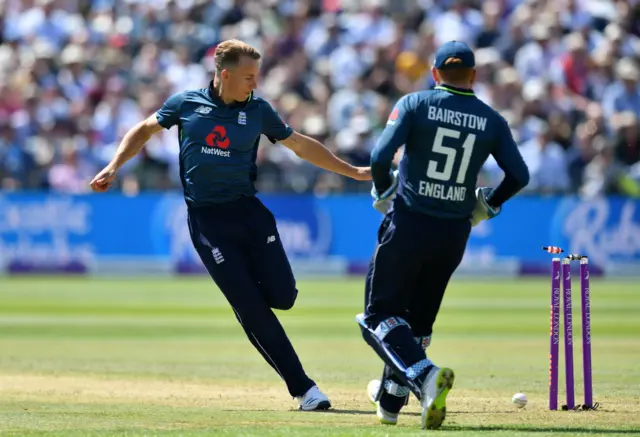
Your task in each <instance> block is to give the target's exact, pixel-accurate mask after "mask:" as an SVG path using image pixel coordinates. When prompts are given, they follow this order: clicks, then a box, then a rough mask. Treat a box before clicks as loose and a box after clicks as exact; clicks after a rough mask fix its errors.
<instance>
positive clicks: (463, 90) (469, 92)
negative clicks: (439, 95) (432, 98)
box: [434, 84, 475, 97]
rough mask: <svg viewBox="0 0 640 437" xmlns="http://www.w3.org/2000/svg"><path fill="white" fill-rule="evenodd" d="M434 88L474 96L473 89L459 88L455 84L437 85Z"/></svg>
mask: <svg viewBox="0 0 640 437" xmlns="http://www.w3.org/2000/svg"><path fill="white" fill-rule="evenodd" d="M434 89H436V90H443V91H449V92H450V93H453V94H458V95H461V96H470V97H472V96H475V93H474V92H473V90H472V89H471V88H459V87H456V86H452V85H445V84H442V85H438V86H436V87H435V88H434Z"/></svg>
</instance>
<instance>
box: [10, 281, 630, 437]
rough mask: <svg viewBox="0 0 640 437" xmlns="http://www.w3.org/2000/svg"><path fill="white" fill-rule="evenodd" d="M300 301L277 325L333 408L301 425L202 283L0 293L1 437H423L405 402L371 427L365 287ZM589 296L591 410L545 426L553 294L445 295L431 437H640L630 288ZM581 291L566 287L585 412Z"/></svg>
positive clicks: (542, 285)
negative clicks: (439, 391)
mask: <svg viewBox="0 0 640 437" xmlns="http://www.w3.org/2000/svg"><path fill="white" fill-rule="evenodd" d="M299 288H300V296H299V298H298V302H297V304H296V307H295V308H294V309H293V310H291V311H288V312H282V311H279V312H278V315H279V317H280V319H281V320H282V322H283V324H284V326H285V329H286V330H287V331H288V332H289V335H290V337H291V339H292V342H293V343H294V345H295V346H296V348H297V350H298V353H299V355H300V357H301V360H302V362H303V363H304V365H305V366H306V369H307V371H308V373H309V374H310V376H311V377H312V378H314V379H315V380H316V381H317V382H318V383H319V385H320V387H321V388H322V389H323V390H325V391H326V392H327V394H329V395H330V397H331V399H332V402H333V407H334V408H333V410H331V411H329V412H326V413H302V412H299V411H296V409H295V408H296V406H297V404H296V403H295V401H294V400H292V399H291V398H290V397H289V396H288V394H287V392H286V389H285V387H284V384H283V383H282V382H281V381H280V379H279V378H278V377H277V375H276V374H275V373H274V372H273V371H272V370H271V368H270V367H269V366H268V365H267V364H266V363H265V362H263V360H262V358H261V357H260V355H259V354H258V353H257V352H256V351H255V350H254V349H253V348H252V346H251V345H250V343H249V342H248V340H247V339H246V337H245V335H244V332H243V331H242V330H241V328H240V326H239V325H238V323H237V322H236V320H235V318H234V316H233V313H232V311H231V309H230V308H229V307H228V305H227V303H226V301H225V300H224V299H223V297H222V296H221V294H220V293H219V291H218V290H217V289H216V288H215V286H213V284H212V283H211V282H210V280H208V279H206V278H198V279H158V280H149V279H121V280H106V279H84V278H62V279H61V278H57V279H56V278H40V279H0V435H43V436H44V435H46V436H50V435H51V436H53V435H55V436H65V437H72V436H93V435H98V436H145V435H162V436H164V435H167V436H205V435H228V436H261V437H266V436H276V435H278V436H280V435H281V436H310V435H322V436H387V435H389V436H392V435H424V433H425V432H427V431H422V430H420V428H419V424H420V417H419V408H418V406H417V402H416V401H415V399H412V401H411V403H410V405H409V406H408V408H407V410H406V413H405V414H403V415H402V416H401V418H400V423H399V425H398V426H397V427H395V428H394V427H383V426H381V425H379V424H378V423H377V420H376V417H375V414H374V412H373V408H372V406H371V405H370V404H369V403H368V402H367V400H366V396H365V387H366V384H367V382H368V380H369V379H370V378H372V377H378V375H379V373H380V370H381V364H380V361H379V360H378V358H377V357H376V356H375V355H374V354H373V352H372V351H371V350H370V348H369V347H368V346H367V345H366V344H365V343H364V341H363V340H362V338H361V335H360V332H359V329H358V327H357V325H356V323H355V321H354V315H355V314H356V313H357V312H360V311H361V309H362V308H361V306H362V301H363V297H362V294H363V292H362V289H363V286H362V280H349V281H346V280H335V281H332V280H327V281H315V282H309V281H301V282H300V284H299ZM591 288H592V337H593V366H594V368H593V374H594V376H593V379H594V397H595V399H596V400H597V401H599V402H600V404H601V407H600V410H599V411H596V412H582V411H581V412H561V411H560V412H549V411H547V410H546V407H547V399H548V393H547V383H548V350H549V300H550V296H549V294H550V293H549V282H548V281H545V280H536V281H533V280H530V281H525V280H492V281H489V280H480V279H479V280H461V279H460V280H455V281H453V283H452V284H451V286H450V288H449V290H448V292H447V295H446V296H445V301H444V304H443V307H442V310H441V312H440V316H439V318H438V321H437V323H436V333H435V335H434V338H433V344H432V346H431V348H430V349H429V356H430V357H431V358H432V359H434V360H435V361H436V362H437V363H439V364H441V365H447V366H450V367H453V368H454V369H455V371H456V375H457V379H456V385H455V387H454V390H453V391H452V392H451V394H450V396H449V404H448V411H449V414H448V417H447V420H446V422H445V424H444V425H443V427H442V429H441V430H440V431H435V432H442V433H444V435H447V436H472V437H473V436H492V435H500V436H543V435H553V436H580V435H583V436H596V435H606V436H610V435H611V436H613V435H633V434H636V435H640V286H639V285H637V282H636V283H633V282H626V283H624V282H612V281H603V280H593V281H592V285H591ZM578 291H579V285H578V284H574V338H575V346H574V348H575V349H574V357H575V365H576V400H577V401H581V399H582V376H581V364H582V358H581V357H582V353H581V341H580V332H581V327H580V315H579V311H578V308H579V302H580V301H579V293H578ZM561 351H562V347H561ZM563 365H564V364H563V361H561V367H560V370H561V371H560V375H561V376H560V387H561V388H562V387H563V386H564V378H563V373H564V372H563V371H562V369H563V367H562V366H563ZM520 391H521V392H524V393H525V394H526V395H527V396H528V397H529V404H528V405H527V407H526V408H525V409H522V410H518V409H516V408H515V407H514V406H513V405H512V404H511V402H510V401H511V396H512V395H513V394H514V393H516V392H520ZM561 393H562V395H564V393H563V390H561ZM562 401H563V399H560V402H561V403H562ZM431 433H434V431H432V432H431Z"/></svg>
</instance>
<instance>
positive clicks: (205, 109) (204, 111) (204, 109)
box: [194, 105, 213, 115]
mask: <svg viewBox="0 0 640 437" xmlns="http://www.w3.org/2000/svg"><path fill="white" fill-rule="evenodd" d="M211 111H213V108H211V107H210V106H204V105H200V106H198V108H197V109H196V110H195V111H194V112H197V113H198V114H202V115H207V114H208V113H210V112H211Z"/></svg>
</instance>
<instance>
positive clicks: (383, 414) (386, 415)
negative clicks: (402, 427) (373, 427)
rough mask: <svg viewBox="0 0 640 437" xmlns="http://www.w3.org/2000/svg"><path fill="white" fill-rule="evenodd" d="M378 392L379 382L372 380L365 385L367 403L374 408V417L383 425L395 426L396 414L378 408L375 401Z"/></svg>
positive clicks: (378, 402) (378, 405) (377, 403)
mask: <svg viewBox="0 0 640 437" xmlns="http://www.w3.org/2000/svg"><path fill="white" fill-rule="evenodd" d="M379 390H380V380H378V379H372V380H371V381H369V384H367V395H368V397H369V402H371V403H372V404H373V405H375V406H376V408H377V409H376V415H377V416H378V420H379V421H380V423H382V424H383V425H395V424H397V423H398V413H390V412H389V411H386V410H385V409H384V408H382V407H381V406H380V401H376V395H377V394H378V391H379Z"/></svg>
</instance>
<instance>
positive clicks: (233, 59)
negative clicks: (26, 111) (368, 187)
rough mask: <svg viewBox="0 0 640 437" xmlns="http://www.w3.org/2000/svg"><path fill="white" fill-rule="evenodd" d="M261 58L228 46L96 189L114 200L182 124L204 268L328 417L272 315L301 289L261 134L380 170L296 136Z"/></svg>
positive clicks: (307, 402)
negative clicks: (269, 96) (279, 224)
mask: <svg viewBox="0 0 640 437" xmlns="http://www.w3.org/2000/svg"><path fill="white" fill-rule="evenodd" d="M260 57H261V56H260V54H259V52H258V51H257V50H256V49H255V48H253V47H251V46H250V45H248V44H246V43H244V42H242V41H238V40H228V41H225V42H222V43H220V44H219V45H218V46H217V47H216V51H215V65H216V73H215V77H214V79H213V81H212V82H211V83H210V85H209V87H208V88H203V89H196V90H189V91H184V92H181V93H178V94H175V95H173V96H171V97H170V98H169V99H168V100H167V101H166V102H165V103H164V105H163V106H162V108H161V109H160V110H158V111H157V113H155V114H153V115H152V116H151V117H149V118H148V119H147V120H145V121H143V122H141V123H140V124H138V125H137V126H135V127H134V128H132V129H131V131H129V132H128V133H127V134H126V135H125V137H124V139H123V140H122V143H121V144H120V147H119V148H118V151H117V152H116V155H115V157H114V159H113V160H112V162H111V163H110V164H109V165H108V166H107V167H106V168H105V169H104V170H102V171H101V172H100V173H99V174H98V175H97V176H96V177H95V178H94V180H93V181H92V182H91V187H92V188H93V190H94V191H97V192H104V191H106V190H107V189H108V188H109V186H110V185H111V183H112V182H113V180H114V178H115V175H116V172H117V170H118V169H119V168H120V167H121V166H122V165H123V164H124V163H125V162H127V161H128V160H129V159H131V158H133V157H134V156H135V155H136V154H137V153H138V152H139V151H140V150H141V148H142V147H143V146H144V144H145V143H146V142H147V141H148V139H149V137H150V136H151V135H153V134H154V133H156V132H159V131H161V130H162V129H169V128H171V127H172V126H174V125H177V126H178V128H179V144H180V175H181V179H182V185H183V188H184V197H185V201H186V203H187V207H188V208H187V209H188V224H189V230H190V233H191V238H192V241H193V244H194V246H195V248H196V250H197V252H198V254H199V255H200V258H201V259H202V262H203V263H204V265H205V266H206V268H207V270H208V272H209V273H210V275H211V277H212V278H213V280H214V281H215V283H216V284H217V285H218V287H219V288H220V290H221V291H222V293H223V294H224V295H225V297H226V298H227V300H228V301H229V303H230V304H231V307H232V308H233V311H234V312H235V315H236V318H237V319H238V321H239V322H240V324H241V325H242V327H243V328H244V330H245V332H246V334H247V337H248V338H249V340H250V341H251V343H252V344H253V345H254V347H255V348H256V349H257V350H258V351H259V352H260V354H262V356H263V357H264V359H265V360H266V361H267V363H269V364H270V365H271V366H272V367H273V369H274V370H275V371H276V372H277V373H278V374H279V375H280V376H281V377H282V379H284V381H285V383H286V385H287V388H288V391H289V393H290V394H291V396H293V397H295V398H297V400H298V403H299V408H300V409H301V410H304V411H312V410H322V409H327V408H330V406H331V404H330V402H329V399H328V398H327V396H326V395H325V394H324V393H322V392H321V391H320V390H319V389H318V387H317V386H316V383H315V382H314V381H313V380H312V379H310V378H309V377H308V376H307V375H306V373H305V371H304V370H303V367H302V364H301V363H300V360H299V359H298V356H297V354H296V352H295V350H294V349H293V346H292V345H291V343H290V341H289V339H288V337H287V335H286V333H285V331H284V329H283V328H282V325H281V324H280V322H279V321H278V319H277V318H276V316H275V314H274V313H273V311H272V309H280V310H288V309H290V308H291V307H292V306H293V304H294V302H295V300H296V297H297V294H298V290H297V288H296V281H295V279H294V276H293V273H292V271H291V266H290V264H289V261H288V259H287V256H286V254H285V251H284V248H283V246H282V243H281V241H280V237H279V234H278V230H277V228H276V221H275V219H274V216H273V214H272V213H271V212H270V211H269V210H268V209H267V208H266V207H265V206H264V205H263V204H262V203H261V201H260V200H259V199H258V198H257V197H256V196H255V194H256V189H255V187H254V181H255V180H256V175H257V169H256V155H257V149H258V143H259V139H260V135H262V134H263V135H265V136H266V137H268V138H269V139H270V140H271V142H273V143H275V142H277V141H278V142H280V143H281V144H283V145H284V146H286V147H288V148H289V149H291V150H292V151H294V152H295V153H296V154H297V155H298V156H299V157H301V158H302V159H305V160H307V161H309V162H311V163H313V164H315V165H317V166H319V167H321V168H324V169H326V170H330V171H333V172H336V173H339V174H342V175H344V176H347V177H350V178H353V179H356V180H371V171H370V168H368V167H363V168H359V167H354V166H352V165H350V164H348V163H346V162H344V161H342V160H340V159H338V158H337V157H336V156H334V155H333V154H332V153H331V152H330V151H329V150H328V149H326V148H325V147H324V146H323V145H322V144H320V143H319V142H317V141H315V140H313V139H311V138H309V137H306V136H304V135H301V134H299V133H297V132H295V131H293V130H292V129H291V128H290V127H289V126H288V125H287V124H286V123H285V122H284V121H283V120H282V119H281V118H280V117H279V115H278V114H277V113H276V111H274V109H273V108H272V107H271V105H270V104H269V103H268V102H267V101H265V100H263V99H261V98H259V97H256V96H254V95H253V90H254V89H255V88H256V84H257V82H256V81H257V78H258V73H259V61H260Z"/></svg>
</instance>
